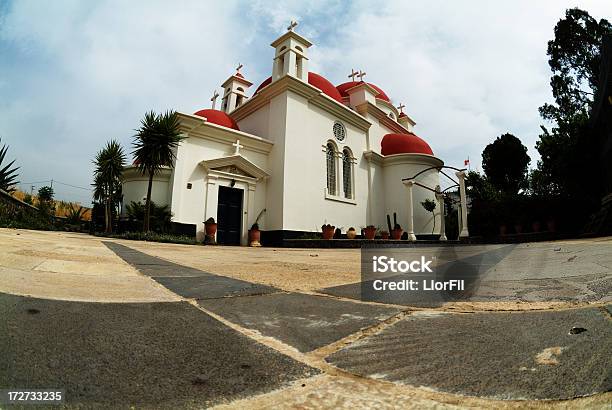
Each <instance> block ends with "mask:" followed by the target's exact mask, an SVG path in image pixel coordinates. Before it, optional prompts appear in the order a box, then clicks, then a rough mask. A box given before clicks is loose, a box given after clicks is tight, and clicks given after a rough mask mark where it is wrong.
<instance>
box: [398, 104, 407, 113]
mask: <svg viewBox="0 0 612 410" xmlns="http://www.w3.org/2000/svg"><path fill="white" fill-rule="evenodd" d="M404 108H406V106H405V105H404V104H402V103H400V105H398V106H397V109H398V110H400V113H402V114H403V113H404Z"/></svg>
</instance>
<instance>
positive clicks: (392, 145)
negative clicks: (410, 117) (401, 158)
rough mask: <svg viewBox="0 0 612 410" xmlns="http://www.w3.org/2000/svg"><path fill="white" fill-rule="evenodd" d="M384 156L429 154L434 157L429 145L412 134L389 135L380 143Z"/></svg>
mask: <svg viewBox="0 0 612 410" xmlns="http://www.w3.org/2000/svg"><path fill="white" fill-rule="evenodd" d="M380 146H381V153H382V154H383V155H393V154H427V155H433V151H432V150H431V147H430V146H429V144H427V143H426V142H425V141H423V140H422V139H421V138H419V137H417V136H416V135H414V134H412V133H410V134H387V135H385V136H384V137H383V139H382V142H381V143H380Z"/></svg>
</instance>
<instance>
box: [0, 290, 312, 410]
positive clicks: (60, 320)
mask: <svg viewBox="0 0 612 410" xmlns="http://www.w3.org/2000/svg"><path fill="white" fill-rule="evenodd" d="M0 318H2V320H1V321H0V324H1V326H0V346H1V349H0V350H1V351H2V354H1V355H0V388H9V387H10V388H19V387H21V388H28V387H31V388H44V387H48V388H62V389H65V390H66V398H67V400H68V404H69V405H70V406H72V407H78V406H84V407H85V408H91V407H93V406H99V407H103V408H126V407H128V406H127V404H131V405H135V406H138V407H149V408H151V407H157V406H162V407H165V408H182V407H196V408H201V407H202V406H208V405H211V404H215V403H220V402H225V401H228V400H232V399H238V398H243V397H248V396H250V395H254V394H257V393H263V392H267V391H270V390H272V389H276V388H279V387H281V386H286V385H288V384H289V383H290V382H291V381H293V380H296V379H301V378H304V377H307V376H311V375H314V374H317V373H319V371H318V370H317V369H314V368H312V367H309V366H306V365H304V364H302V363H299V362H297V361H295V360H293V359H291V358H289V357H287V356H285V355H283V354H281V353H279V352H277V351H275V350H273V349H270V348H269V347H266V346H264V345H262V344H260V343H257V342H255V341H254V340H252V339H250V338H248V337H246V336H244V335H242V334H240V333H238V332H236V331H234V330H233V329H230V328H229V327H227V326H225V325H223V324H222V323H220V322H218V321H217V320H215V319H213V318H211V317H210V316H208V315H206V314H204V313H202V312H201V311H200V310H199V309H197V308H196V307H194V306H193V305H191V304H189V303H187V302H168V303H139V304H132V303H83V302H64V301H53V300H46V299H33V298H27V297H22V296H13V295H6V294H0Z"/></svg>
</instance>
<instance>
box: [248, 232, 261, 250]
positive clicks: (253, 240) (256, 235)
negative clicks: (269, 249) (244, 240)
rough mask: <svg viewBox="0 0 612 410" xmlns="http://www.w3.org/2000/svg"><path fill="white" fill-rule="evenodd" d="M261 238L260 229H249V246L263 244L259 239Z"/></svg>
mask: <svg viewBox="0 0 612 410" xmlns="http://www.w3.org/2000/svg"><path fill="white" fill-rule="evenodd" d="M260 238H261V231H260V230H259V229H249V246H254V247H255V246H261V243H259V239H260Z"/></svg>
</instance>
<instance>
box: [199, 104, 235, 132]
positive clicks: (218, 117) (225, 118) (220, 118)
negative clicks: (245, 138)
mask: <svg viewBox="0 0 612 410" xmlns="http://www.w3.org/2000/svg"><path fill="white" fill-rule="evenodd" d="M193 115H197V116H200V117H205V118H206V120H207V121H208V122H212V123H213V124H217V125H221V126H222V127H226V128H231V129H234V130H237V131H240V128H238V124H236V121H234V120H233V119H232V117H230V116H229V115H227V114H226V113H224V112H223V111H219V110H210V109H207V110H200V111H198V112H196V113H194V114H193Z"/></svg>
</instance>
